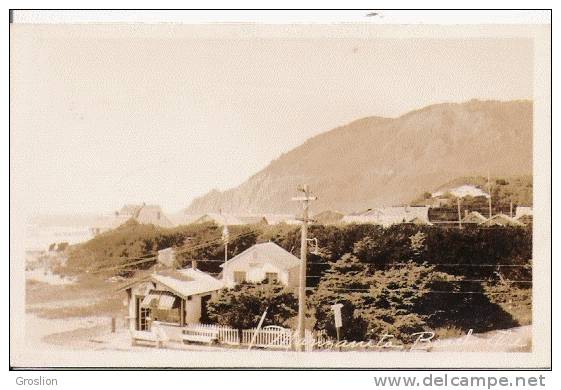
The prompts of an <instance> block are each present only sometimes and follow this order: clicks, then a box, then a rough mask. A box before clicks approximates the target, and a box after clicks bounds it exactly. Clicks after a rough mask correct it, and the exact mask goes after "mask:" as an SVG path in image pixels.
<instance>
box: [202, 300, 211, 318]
mask: <svg viewBox="0 0 561 390" xmlns="http://www.w3.org/2000/svg"><path fill="white" fill-rule="evenodd" d="M210 298H211V296H210V295H204V296H202V297H201V323H203V324H206V323H208V322H209V319H208V301H210Z"/></svg>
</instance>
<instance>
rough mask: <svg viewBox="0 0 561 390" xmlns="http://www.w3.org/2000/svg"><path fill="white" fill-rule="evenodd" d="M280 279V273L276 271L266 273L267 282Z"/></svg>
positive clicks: (275, 281)
mask: <svg viewBox="0 0 561 390" xmlns="http://www.w3.org/2000/svg"><path fill="white" fill-rule="evenodd" d="M278 281H279V275H278V274H277V273H276V272H267V273H265V282H267V283H277V282H278Z"/></svg>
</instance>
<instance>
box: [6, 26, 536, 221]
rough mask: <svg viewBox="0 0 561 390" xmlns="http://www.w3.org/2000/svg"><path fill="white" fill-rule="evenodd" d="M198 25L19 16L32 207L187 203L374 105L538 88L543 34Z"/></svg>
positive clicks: (394, 110)
mask: <svg viewBox="0 0 561 390" xmlns="http://www.w3.org/2000/svg"><path fill="white" fill-rule="evenodd" d="M275 28H277V29H279V31H281V30H282V29H283V26H277V27H275ZM310 29H312V30H313V28H312V27H311V28H310ZM192 31H193V28H191V29H182V27H178V26H175V27H173V28H170V27H166V26H150V27H148V26H144V27H143V26H137V27H134V28H133V27H127V28H124V29H123V28H115V27H111V26H103V27H95V26H94V27H91V26H90V27H84V26H72V27H69V26H66V27H61V26H49V27H46V26H40V25H34V26H24V25H16V26H12V31H11V39H12V40H11V54H12V57H11V108H12V109H11V155H12V179H13V184H14V183H15V184H16V188H17V189H20V190H22V189H23V190H24V191H25V196H24V197H23V198H22V199H23V200H21V202H24V204H25V207H26V209H27V210H29V211H30V212H34V213H35V212H37V213H70V212H111V211H113V210H116V209H118V208H120V207H121V205H122V204H124V203H133V202H143V201H144V202H147V203H156V204H160V205H161V206H162V207H163V208H164V210H165V211H167V212H175V211H177V210H179V209H180V208H183V207H186V206H188V204H189V203H190V201H191V200H192V199H193V198H194V197H197V196H200V195H203V194H205V193H206V192H208V191H209V190H211V189H213V188H217V189H220V190H224V189H228V188H231V187H234V186H236V185H238V184H240V183H242V182H243V181H245V180H246V179H247V178H248V177H249V176H251V175H253V174H254V173H257V172H258V171H259V170H261V169H262V168H264V167H265V166H266V165H267V164H268V163H269V162H270V161H271V160H273V159H275V158H278V157H279V156H280V155H281V154H282V153H285V152H287V151H289V150H291V149H292V148H294V147H295V146H298V145H300V144H301V143H302V142H304V141H305V140H306V139H308V138H310V137H311V136H313V135H316V134H318V133H321V132H324V131H327V130H330V129H332V128H334V127H337V126H340V125H344V124H346V123H348V122H350V121H353V120H356V119H359V118H363V117H366V116H388V117H395V116H399V115H401V114H403V113H406V112H407V111H409V110H413V109H418V108H422V107H424V106H426V105H429V104H434V103H441V102H463V101H467V100H470V99H472V98H477V99H482V100H485V99H500V100H511V99H532V95H533V94H532V90H533V79H532V74H533V68H532V67H533V45H532V41H531V40H529V39H510V38H499V39H496V38H483V39H482V38H475V39H465V38H464V39H457V38H446V39H442V38H437V35H435V38H434V39H427V38H422V39H418V38H417V39H403V38H402V39H394V38H378V37H376V36H371V37H368V38H364V37H361V38H352V37H347V38H325V37H321V36H318V34H311V35H310V37H307V36H306V34H300V35H299V36H297V37H295V36H291V37H289V38H286V37H282V36H280V37H279V36H274V35H272V36H258V37H253V38H252V37H251V36H250V34H245V35H240V36H241V37H234V36H225V35H224V34H217V35H216V36H212V34H201V35H198V34H192ZM248 35H249V36H248ZM280 35H282V34H280ZM14 176H15V177H14ZM22 205H23V204H22Z"/></svg>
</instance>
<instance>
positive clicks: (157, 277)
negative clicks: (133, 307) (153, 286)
mask: <svg viewBox="0 0 561 390" xmlns="http://www.w3.org/2000/svg"><path fill="white" fill-rule="evenodd" d="M146 281H152V282H156V283H160V284H162V285H164V286H166V287H167V288H168V289H169V290H170V291H172V292H174V293H175V294H177V295H179V296H181V297H184V298H186V297H188V296H190V295H197V294H204V293H207V292H212V291H216V290H220V289H221V288H222V287H224V283H223V282H222V281H220V280H218V279H216V278H213V277H212V276H210V275H209V274H207V273H204V272H203V271H199V270H198V269H193V268H186V269H181V270H175V269H169V270H161V271H154V272H152V273H151V274H146V273H145V274H143V275H141V276H140V277H138V278H135V280H134V281H131V282H129V283H127V284H125V285H123V286H121V287H120V288H119V290H126V289H128V288H130V287H132V286H134V285H135V284H138V283H142V282H146Z"/></svg>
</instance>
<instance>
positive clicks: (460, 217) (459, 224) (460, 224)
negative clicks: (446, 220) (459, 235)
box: [457, 198, 462, 229]
mask: <svg viewBox="0 0 561 390" xmlns="http://www.w3.org/2000/svg"><path fill="white" fill-rule="evenodd" d="M457 201H458V226H459V227H460V229H461V228H462V213H461V210H460V198H458V199H457Z"/></svg>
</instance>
